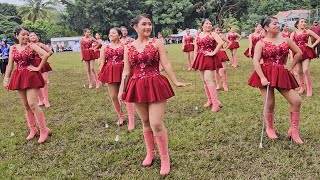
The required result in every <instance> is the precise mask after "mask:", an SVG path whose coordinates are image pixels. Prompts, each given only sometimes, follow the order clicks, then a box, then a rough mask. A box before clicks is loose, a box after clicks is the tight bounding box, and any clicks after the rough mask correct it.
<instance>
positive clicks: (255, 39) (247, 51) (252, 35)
mask: <svg viewBox="0 0 320 180" xmlns="http://www.w3.org/2000/svg"><path fill="white" fill-rule="evenodd" d="M262 38H264V36H263V35H260V36H255V35H254V34H253V33H252V34H251V43H252V49H251V57H250V56H249V48H248V49H247V50H246V51H245V52H244V53H243V54H244V55H245V56H246V57H248V58H253V55H254V48H255V47H256V44H257V42H259V41H260V39H262Z"/></svg>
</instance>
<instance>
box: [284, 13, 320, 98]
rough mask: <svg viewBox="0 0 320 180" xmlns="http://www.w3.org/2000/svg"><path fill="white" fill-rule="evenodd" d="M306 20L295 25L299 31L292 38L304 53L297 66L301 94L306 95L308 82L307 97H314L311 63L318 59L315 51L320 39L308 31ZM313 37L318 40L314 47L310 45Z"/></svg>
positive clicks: (298, 21) (293, 33)
mask: <svg viewBox="0 0 320 180" xmlns="http://www.w3.org/2000/svg"><path fill="white" fill-rule="evenodd" d="M305 26H306V20H305V19H299V20H297V22H296V23H295V27H296V28H297V29H298V30H297V31H295V32H292V33H291V36H290V38H291V39H292V40H293V41H294V42H295V43H296V45H297V46H298V47H299V48H300V49H301V51H302V57H301V59H300V61H299V62H298V64H297V71H298V75H299V81H300V90H299V93H304V90H305V87H304V81H306V86H307V96H312V83H311V72H310V61H311V59H314V58H316V56H317V55H316V53H315V52H314V50H313V47H315V46H316V45H317V44H318V43H319V42H320V37H319V36H318V35H317V34H316V33H314V32H313V31H311V30H306V29H305ZM310 36H313V37H314V38H315V39H317V40H316V41H315V42H314V43H313V44H312V45H309V44H308V41H309V37H310Z"/></svg>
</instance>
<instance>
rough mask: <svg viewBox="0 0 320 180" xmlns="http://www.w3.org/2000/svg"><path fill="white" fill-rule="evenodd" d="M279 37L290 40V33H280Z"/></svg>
mask: <svg viewBox="0 0 320 180" xmlns="http://www.w3.org/2000/svg"><path fill="white" fill-rule="evenodd" d="M281 36H282V37H283V38H290V32H287V33H285V32H281Z"/></svg>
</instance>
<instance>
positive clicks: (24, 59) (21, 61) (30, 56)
mask: <svg viewBox="0 0 320 180" xmlns="http://www.w3.org/2000/svg"><path fill="white" fill-rule="evenodd" d="M34 56H35V54H34V53H33V51H32V50H31V48H30V45H27V46H26V47H25V49H24V50H22V51H21V52H19V51H18V50H17V47H16V45H13V47H12V58H13V61H14V62H16V63H17V68H18V69H25V68H27V67H28V66H29V65H30V64H32V63H33V61H34Z"/></svg>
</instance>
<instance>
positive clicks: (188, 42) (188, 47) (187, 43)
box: [183, 36, 194, 52]
mask: <svg viewBox="0 0 320 180" xmlns="http://www.w3.org/2000/svg"><path fill="white" fill-rule="evenodd" d="M192 43H193V37H192V36H185V37H184V47H183V52H191V51H193V50H194V45H193V44H192Z"/></svg>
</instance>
